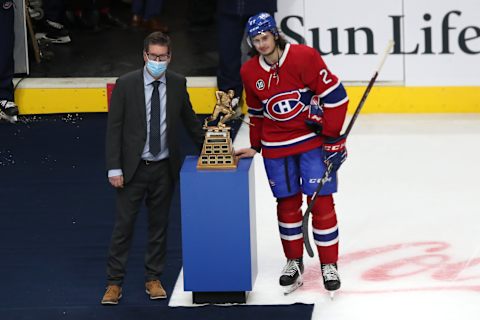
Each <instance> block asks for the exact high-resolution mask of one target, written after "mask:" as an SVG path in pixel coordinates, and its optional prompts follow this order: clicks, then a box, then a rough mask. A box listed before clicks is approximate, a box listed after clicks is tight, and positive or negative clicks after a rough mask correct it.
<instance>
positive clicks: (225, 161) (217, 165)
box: [197, 154, 238, 170]
mask: <svg viewBox="0 0 480 320" xmlns="http://www.w3.org/2000/svg"><path fill="white" fill-rule="evenodd" d="M237 163H238V158H237V157H235V156H234V155H215V154H212V155H205V154H202V155H200V157H198V162H197V169H199V170H225V169H236V168H237Z"/></svg>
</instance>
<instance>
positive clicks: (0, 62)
mask: <svg viewBox="0 0 480 320" xmlns="http://www.w3.org/2000/svg"><path fill="white" fill-rule="evenodd" d="M14 14H15V13H14V4H13V1H11V0H0V39H2V40H1V44H2V49H1V50H0V119H1V118H5V119H7V120H9V121H12V119H13V117H16V116H17V115H18V108H17V106H16V105H15V103H14V95H13V82H12V80H13V73H14V61H13V46H14V24H13V23H14Z"/></svg>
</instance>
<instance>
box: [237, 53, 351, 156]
mask: <svg viewBox="0 0 480 320" xmlns="http://www.w3.org/2000/svg"><path fill="white" fill-rule="evenodd" d="M240 73H241V76H242V80H243V83H244V87H245V93H246V102H247V105H248V114H249V116H250V121H251V123H252V124H254V126H250V143H251V146H252V147H254V148H261V149H262V155H263V156H264V157H265V158H280V157H285V156H289V155H293V154H298V153H302V152H305V151H308V150H311V149H314V148H317V147H319V146H321V145H322V142H323V139H322V137H321V136H318V135H316V134H315V133H314V132H313V131H312V129H311V128H309V127H308V126H307V125H306V124H305V120H306V118H307V115H308V111H309V105H310V103H311V101H312V98H313V99H314V101H315V100H317V101H318V100H320V102H321V103H322V104H323V111H324V116H323V131H322V133H323V135H325V136H329V137H337V136H339V135H340V131H341V129H342V126H343V122H344V120H345V114H346V111H347V106H348V97H347V94H346V92H345V89H344V87H343V85H342V83H341V82H340V81H339V80H338V78H337V77H336V76H335V75H334V74H332V73H331V72H330V70H329V69H328V68H327V66H326V65H325V63H324V61H323V59H322V57H321V56H320V54H319V53H318V52H317V51H316V50H315V49H313V48H311V47H308V46H305V45H296V44H287V45H286V47H285V50H284V52H283V54H282V56H281V58H280V61H279V63H278V67H277V68H275V67H272V66H270V65H269V64H268V63H267V62H266V61H265V59H264V58H263V56H261V55H259V56H255V57H253V58H252V59H250V60H249V61H247V62H246V63H245V64H244V65H243V66H242V68H241V71H240Z"/></svg>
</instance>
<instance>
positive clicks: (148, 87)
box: [108, 67, 168, 177]
mask: <svg viewBox="0 0 480 320" xmlns="http://www.w3.org/2000/svg"><path fill="white" fill-rule="evenodd" d="M154 81H160V85H159V86H158V92H159V94H160V145H161V147H162V149H161V150H160V153H159V154H158V155H157V156H156V157H154V156H153V155H152V154H151V153H150V147H149V143H150V113H151V112H150V111H151V105H152V93H153V84H152V83H153V82H154ZM166 85H167V79H166V77H165V73H164V74H163V75H162V76H161V77H160V79H155V78H154V77H152V76H151V75H150V73H148V71H147V69H146V67H144V68H143V90H144V92H145V111H146V112H145V114H146V121H147V139H146V141H145V146H144V147H143V152H142V159H143V160H148V161H160V160H163V159H166V158H168V147H167V103H166V102H167V87H166ZM122 174H123V172H122V169H110V170H108V177H114V176H121V175H122Z"/></svg>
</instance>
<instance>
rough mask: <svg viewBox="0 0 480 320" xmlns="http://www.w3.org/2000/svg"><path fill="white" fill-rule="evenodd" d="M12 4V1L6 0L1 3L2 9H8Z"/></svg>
mask: <svg viewBox="0 0 480 320" xmlns="http://www.w3.org/2000/svg"><path fill="white" fill-rule="evenodd" d="M12 6H13V1H7V2H4V3H3V9H5V10H8V9H10V8H11V7H12Z"/></svg>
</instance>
